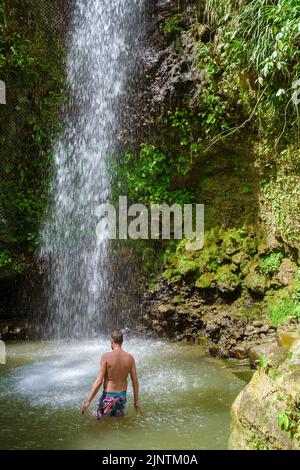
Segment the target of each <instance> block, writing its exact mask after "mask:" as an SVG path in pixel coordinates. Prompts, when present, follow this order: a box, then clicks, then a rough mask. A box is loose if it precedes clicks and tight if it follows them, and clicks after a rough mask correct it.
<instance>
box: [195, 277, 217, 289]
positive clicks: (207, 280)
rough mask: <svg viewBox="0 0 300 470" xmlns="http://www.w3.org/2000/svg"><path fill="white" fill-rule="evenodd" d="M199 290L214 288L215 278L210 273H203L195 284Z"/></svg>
mask: <svg viewBox="0 0 300 470" xmlns="http://www.w3.org/2000/svg"><path fill="white" fill-rule="evenodd" d="M195 285H196V287H198V288H199V289H213V288H215V287H216V277H215V275H214V274H212V273H204V274H202V276H200V278H199V279H198V280H197V282H196V284H195Z"/></svg>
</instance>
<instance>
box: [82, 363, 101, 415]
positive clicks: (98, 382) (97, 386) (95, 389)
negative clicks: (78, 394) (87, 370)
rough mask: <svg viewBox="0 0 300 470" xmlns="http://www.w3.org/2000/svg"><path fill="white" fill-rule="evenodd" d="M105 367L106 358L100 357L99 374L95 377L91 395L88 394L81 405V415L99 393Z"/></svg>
mask: <svg viewBox="0 0 300 470" xmlns="http://www.w3.org/2000/svg"><path fill="white" fill-rule="evenodd" d="M106 367H107V362H106V358H105V356H102V358H101V361H100V371H99V374H98V375H97V378H96V380H95V382H94V385H93V387H92V390H91V393H90V394H89V396H88V399H87V400H86V402H85V403H84V404H83V407H82V410H81V414H84V413H85V412H86V411H87V409H88V407H89V406H90V404H91V403H92V401H93V399H94V397H95V396H96V395H97V393H98V392H99V390H100V388H101V385H102V384H103V380H104V377H105V373H106Z"/></svg>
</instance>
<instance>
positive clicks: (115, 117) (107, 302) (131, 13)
mask: <svg viewBox="0 0 300 470" xmlns="http://www.w3.org/2000/svg"><path fill="white" fill-rule="evenodd" d="M144 8H145V0H89V1H88V2H86V1H85V0H74V11H73V20H72V24H71V29H70V37H69V45H68V63H67V79H68V83H69V87H70V99H69V103H68V106H67V110H66V118H65V131H64V133H63V136H62V137H61V138H60V139H59V141H58V142H57V143H56V146H55V168H56V171H55V177H54V179H53V184H52V195H53V204H52V207H51V210H50V213H49V215H48V218H47V221H46V223H45V226H44V228H43V230H42V248H41V250H40V254H39V255H40V258H41V259H42V260H43V261H45V260H46V263H47V265H48V266H49V274H48V278H49V279H48V285H47V288H46V289H45V290H46V296H47V299H48V307H47V310H48V311H47V321H46V324H45V325H44V329H45V330H47V334H48V335H49V334H51V335H52V336H55V337H74V336H87V335H92V334H96V333H98V334H99V332H100V331H101V330H103V329H105V328H107V327H108V326H113V325H114V324H115V322H114V321H113V319H112V318H111V316H112V315H113V309H112V306H113V305H114V310H115V311H118V310H119V311H120V318H121V317H122V315H125V313H124V312H122V311H121V310H120V309H122V308H124V305H122V302H118V301H117V300H116V292H117V290H118V280H116V279H115V277H114V276H115V272H114V271H116V269H111V259H110V256H111V255H110V246H109V242H108V241H107V240H103V239H101V237H100V239H99V238H98V239H97V236H96V225H97V217H96V214H95V211H96V208H97V207H98V206H99V204H100V203H101V202H106V201H108V200H109V198H110V195H111V184H110V177H109V173H108V163H109V161H110V159H113V158H114V156H115V155H116V153H117V151H118V141H117V133H118V130H119V126H120V115H121V106H122V103H124V102H125V101H126V95H127V93H128V83H129V81H130V80H131V78H132V77H133V76H134V74H135V69H136V67H137V66H138V55H137V54H136V53H135V52H134V51H137V49H138V45H139V42H140V40H141V35H142V33H143V12H144ZM119 320H120V319H119ZM119 320H118V321H119Z"/></svg>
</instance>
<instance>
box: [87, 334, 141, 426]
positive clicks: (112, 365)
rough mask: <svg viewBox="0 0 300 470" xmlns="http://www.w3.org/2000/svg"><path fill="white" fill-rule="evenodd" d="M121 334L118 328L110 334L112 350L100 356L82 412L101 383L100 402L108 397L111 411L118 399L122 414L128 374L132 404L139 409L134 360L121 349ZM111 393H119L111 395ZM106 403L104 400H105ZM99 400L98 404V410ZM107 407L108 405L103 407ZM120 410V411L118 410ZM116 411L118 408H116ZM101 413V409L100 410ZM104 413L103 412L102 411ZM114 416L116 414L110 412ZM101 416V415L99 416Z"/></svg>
mask: <svg viewBox="0 0 300 470" xmlns="http://www.w3.org/2000/svg"><path fill="white" fill-rule="evenodd" d="M122 343H123V334H122V332H121V331H120V330H115V331H114V332H113V333H112V336H111V348H112V352H109V353H105V354H103V356H102V357H101V361H100V371H99V374H98V376H97V378H96V380H95V383H94V385H93V387H92V390H91V393H90V394H89V397H88V399H87V400H86V401H85V403H84V404H83V407H82V414H84V413H85V412H86V411H87V409H88V407H89V406H90V404H91V402H92V400H93V398H94V397H95V396H96V395H97V393H98V392H99V390H100V388H101V386H102V384H103V395H102V402H103V400H104V399H105V398H109V400H110V403H111V404H113V405H114V408H112V412H114V410H115V408H116V407H117V406H118V405H117V404H116V403H115V402H117V401H119V408H120V409H119V415H120V416H121V415H123V412H124V410H125V405H126V391H127V381H128V376H129V375H130V377H131V380H132V386H133V396H134V406H135V409H136V410H137V411H140V410H141V405H140V402H139V383H138V378H137V372H136V365H135V360H134V358H133V357H132V356H131V354H129V353H127V352H126V351H124V350H123V349H122ZM112 395H120V396H119V397H115V396H114V397H113V396H112ZM100 401H101V400H100ZM105 405H106V402H105ZM99 406H100V402H99V405H98V410H99ZM106 408H107V409H108V407H105V410H106ZM120 410H121V411H120ZM117 411H118V410H117ZM101 415H102V410H101ZM104 415H105V413H104ZM112 415H113V416H115V415H116V414H112ZM101 417H102V416H101Z"/></svg>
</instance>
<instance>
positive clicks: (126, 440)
mask: <svg viewBox="0 0 300 470" xmlns="http://www.w3.org/2000/svg"><path fill="white" fill-rule="evenodd" d="M124 347H125V349H126V350H128V351H129V352H131V353H132V354H133V355H134V356H135V358H136V362H137V368H138V373H139V380H140V389H141V390H140V393H141V402H142V405H143V412H142V413H141V414H136V412H135V411H134V409H133V404H132V389H131V384H130V386H129V397H128V398H129V399H128V408H127V414H126V416H125V417H124V418H123V419H120V420H117V419H113V418H109V419H107V420H105V421H103V422H98V421H97V420H96V419H95V416H94V414H95V413H94V412H95V407H96V400H95V402H94V406H91V409H90V413H89V414H88V415H85V416H81V415H80V410H81V405H82V402H83V401H84V399H85V398H86V396H87V394H88V393H89V391H90V388H91V385H92V383H93V381H94V379H95V377H96V374H97V372H98V364H99V358H100V355H101V353H103V352H105V351H106V350H108V349H109V342H108V341H107V339H106V338H105V339H103V338H102V339H98V340H83V341H80V340H78V341H76V342H23V343H15V344H10V345H8V347H7V364H6V365H5V366H3V365H2V366H0V370H1V377H0V424H1V435H0V448H1V449H101V450H105V449H110V450H115V449H134V450H136V449H172V450H175V449H181V450H183V449H193V450H196V449H226V447H227V440H228V435H229V428H230V406H231V403H232V402H233V400H234V399H235V397H236V396H237V394H238V393H239V391H240V390H241V389H242V388H243V386H244V383H243V382H242V381H241V380H240V379H239V378H237V377H236V376H235V375H234V374H233V373H232V371H231V370H230V369H228V368H226V367H225V366H224V365H223V364H222V363H221V362H218V361H215V360H213V359H211V358H209V357H207V356H206V355H205V353H204V352H203V350H202V349H201V347H199V346H195V345H188V344H173V343H171V344H170V343H165V342H160V341H152V340H142V339H134V338H133V339H130V340H129V341H127V342H126V344H125V345H124Z"/></svg>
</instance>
